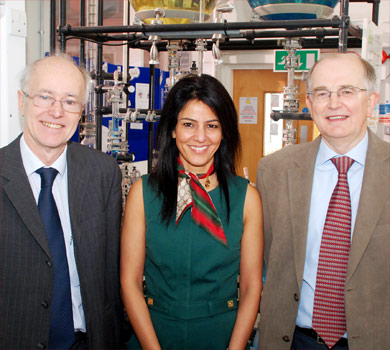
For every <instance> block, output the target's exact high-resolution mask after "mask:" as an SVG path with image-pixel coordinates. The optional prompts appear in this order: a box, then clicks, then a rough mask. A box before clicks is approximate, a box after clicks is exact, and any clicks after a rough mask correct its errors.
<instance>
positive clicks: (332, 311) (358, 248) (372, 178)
mask: <svg viewBox="0 0 390 350" xmlns="http://www.w3.org/2000/svg"><path fill="white" fill-rule="evenodd" d="M375 83H376V78H375V71H374V69H373V68H372V66H371V65H370V64H368V63H367V62H366V61H364V60H362V59H361V58H360V57H358V56H357V55H354V54H329V55H327V56H324V58H322V59H321V60H320V61H319V62H317V63H316V64H315V66H314V67H313V68H312V70H311V71H310V73H309V75H308V81H307V85H308V94H307V98H306V101H307V104H308V106H309V108H310V111H311V116H312V118H313V120H314V122H315V123H316V125H317V127H318V129H319V131H320V134H321V136H320V137H318V138H317V139H315V140H314V141H313V142H311V143H308V144H302V145H295V146H288V147H285V148H284V149H282V150H280V151H278V152H276V153H274V154H272V155H270V156H268V157H265V158H263V159H261V160H260V162H259V167H258V173H257V187H258V189H259V191H260V193H261V197H262V201H263V208H264V209H263V212H264V237H265V261H266V267H267V275H266V281H265V285H264V290H263V296H262V300H261V309H260V330H259V336H260V338H259V349H272V350H276V349H277V350H282V349H294V350H297V349H310V350H315V349H319V350H320V349H323V350H326V349H329V348H332V349H337V350H338V349H360V350H361V349H365V350H374V349H375V350H388V349H390V297H389V296H390V217H389V216H390V203H389V198H390V195H389V191H390V175H389V173H390V144H388V143H386V142H384V141H382V140H380V139H379V138H378V137H377V136H376V135H375V134H374V133H373V132H372V131H370V130H368V128H367V117H368V116H371V114H372V111H373V109H374V106H375V105H376V103H377V102H378V99H379V98H378V93H377V92H375ZM344 156H347V157H348V158H346V157H344ZM337 159H339V160H337ZM340 159H343V161H345V162H347V163H348V165H350V164H351V163H352V165H351V166H350V167H349V170H348V169H344V170H338V168H337V167H336V164H337V163H340ZM346 168H348V167H346ZM340 169H341V168H340ZM339 173H340V175H339ZM342 177H343V179H341V180H339V178H342ZM339 181H340V182H339ZM336 183H337V186H336ZM341 183H342V186H341V185H339V184H341ZM335 187H338V189H337V191H336V189H335ZM334 189H335V190H334ZM340 189H342V190H343V191H340ZM334 192H335V193H336V192H337V193H338V195H340V193H342V199H343V200H344V201H345V202H349V205H348V206H345V207H343V205H340V206H337V205H336V206H335V203H336V202H337V203H340V200H339V199H337V201H336V199H334V198H336V197H334V195H333V193H334ZM331 198H332V201H330V199H331ZM330 202H331V203H330ZM345 202H344V203H345ZM328 207H329V209H328ZM347 207H348V208H349V209H348V210H347V209H346V208H347ZM332 215H333V219H332ZM343 215H346V216H345V217H343ZM347 217H348V219H346V218H347ZM332 220H333V223H332ZM337 221H339V222H337ZM335 232H336V233H335ZM340 232H342V234H343V235H344V236H343V238H342V239H343V243H342V244H341V243H340V244H339V243H338V242H339V240H341V233H340ZM345 232H347V234H346V235H345ZM329 237H332V238H331V239H330V238H329ZM340 262H341V263H340ZM338 268H339V270H338ZM335 272H337V273H335ZM324 276H325V278H324ZM332 281H334V283H330V282H332ZM335 281H337V283H336V282H335ZM335 291H337V293H335ZM333 293H335V294H333Z"/></svg>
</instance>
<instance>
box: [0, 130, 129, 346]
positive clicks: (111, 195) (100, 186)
mask: <svg viewBox="0 0 390 350" xmlns="http://www.w3.org/2000/svg"><path fill="white" fill-rule="evenodd" d="M19 142H20V137H18V138H17V139H16V140H15V141H13V142H12V143H11V144H9V145H8V146H6V147H4V148H3V149H1V150H0V167H1V169H0V188H1V207H0V219H1V232H0V254H1V255H0V276H1V277H0V278H1V279H0V282H1V285H0V288H1V290H0V346H1V348H4V349H31V348H44V347H45V346H47V344H48V337H49V324H50V300H51V293H52V287H53V278H54V272H53V267H52V264H51V258H50V252H49V247H48V242H47V239H46V234H45V231H44V228H43V225H42V222H41V218H40V215H39V211H38V208H37V205H36V202H35V199H34V196H33V193H32V190H31V187H30V184H29V181H28V178H27V175H26V172H25V170H24V167H23V163H22V158H21V153H20V144H19ZM67 163H68V188H69V212H70V219H71V225H72V235H73V240H74V250H75V259H76V264H77V270H78V274H79V277H80V287H81V295H82V301H83V308H84V312H85V318H86V326H87V333H88V340H89V344H90V347H91V348H101V349H110V348H115V347H117V346H118V345H119V339H120V330H121V327H122V316H123V307H122V303H121V299H120V288H119V286H120V283H119V237H120V220H121V210H122V209H121V208H122V205H121V201H122V195H121V172H120V170H119V168H118V166H117V165H116V162H115V160H114V159H113V158H111V157H109V156H107V155H105V154H103V153H102V152H99V151H96V150H92V149H89V148H87V147H84V146H81V145H79V144H77V143H69V144H68V151H67Z"/></svg>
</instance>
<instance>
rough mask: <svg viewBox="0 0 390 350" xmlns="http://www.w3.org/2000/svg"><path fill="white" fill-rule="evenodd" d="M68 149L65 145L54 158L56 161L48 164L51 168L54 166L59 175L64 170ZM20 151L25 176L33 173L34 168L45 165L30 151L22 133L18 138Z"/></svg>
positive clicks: (61, 174) (63, 172)
mask: <svg viewBox="0 0 390 350" xmlns="http://www.w3.org/2000/svg"><path fill="white" fill-rule="evenodd" d="M67 149H68V145H65V148H64V151H63V152H62V153H61V155H60V156H59V157H58V158H57V159H56V161H55V162H54V163H53V164H52V165H50V167H51V168H54V169H56V170H57V171H58V173H59V175H57V176H61V177H63V176H64V174H65V170H66V151H67ZM20 152H21V154H22V161H23V166H24V169H25V170H26V174H27V176H30V175H31V174H33V173H35V171H36V170H38V169H39V168H42V167H46V165H45V164H44V163H43V162H42V161H41V160H40V159H39V158H38V157H37V156H36V155H35V154H34V153H33V151H31V149H30V147H28V145H27V142H26V140H25V138H24V134H23V135H22V137H21V138H20Z"/></svg>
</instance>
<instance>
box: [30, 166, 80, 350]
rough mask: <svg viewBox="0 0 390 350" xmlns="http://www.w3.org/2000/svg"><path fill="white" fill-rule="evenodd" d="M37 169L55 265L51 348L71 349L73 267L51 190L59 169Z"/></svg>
mask: <svg viewBox="0 0 390 350" xmlns="http://www.w3.org/2000/svg"><path fill="white" fill-rule="evenodd" d="M36 172H37V173H38V174H39V175H40V176H41V192H40V193H39V199H38V209H39V213H40V215H41V218H42V222H43V226H44V227H45V231H46V235H47V240H48V242H49V248H50V255H51V258H52V261H53V265H54V286H53V295H52V305H51V313H50V315H51V320H50V332H49V348H50V349H69V348H70V347H71V345H72V344H73V343H74V340H75V338H74V326H73V313H72V298H71V293H70V278H69V267H68V260H67V258H66V249H65V241H64V233H63V231H62V226H61V221H60V217H59V215H58V210H57V206H56V203H55V201H54V197H53V194H52V191H51V189H52V186H53V182H54V179H55V177H56V176H57V174H58V171H57V170H56V169H53V168H40V169H38V170H37V171H36Z"/></svg>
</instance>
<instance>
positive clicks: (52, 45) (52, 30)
mask: <svg viewBox="0 0 390 350" xmlns="http://www.w3.org/2000/svg"><path fill="white" fill-rule="evenodd" d="M56 17H57V16H56V0H50V54H51V55H53V54H54V53H55V52H56V38H57V35H56Z"/></svg>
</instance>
